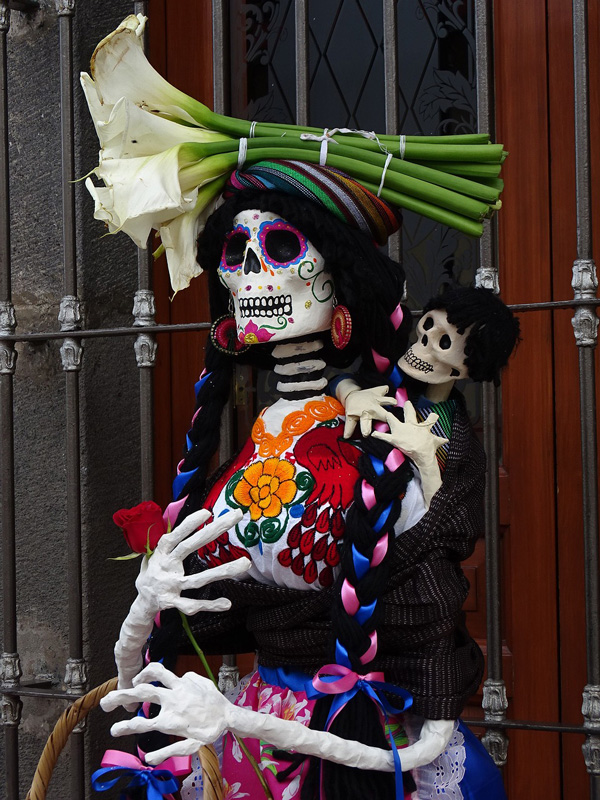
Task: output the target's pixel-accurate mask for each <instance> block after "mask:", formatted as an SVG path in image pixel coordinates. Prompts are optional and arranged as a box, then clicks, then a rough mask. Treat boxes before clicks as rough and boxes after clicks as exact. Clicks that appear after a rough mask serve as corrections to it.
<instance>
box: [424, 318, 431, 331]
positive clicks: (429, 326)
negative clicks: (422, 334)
mask: <svg viewBox="0 0 600 800" xmlns="http://www.w3.org/2000/svg"><path fill="white" fill-rule="evenodd" d="M430 328H433V317H427V319H426V320H425V322H424V323H423V330H425V331H428V330H429V329H430Z"/></svg>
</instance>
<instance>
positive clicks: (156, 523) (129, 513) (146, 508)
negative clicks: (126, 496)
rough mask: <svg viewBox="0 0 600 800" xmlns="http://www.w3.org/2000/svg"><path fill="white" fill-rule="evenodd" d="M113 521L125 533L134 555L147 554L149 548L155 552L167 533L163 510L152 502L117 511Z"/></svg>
mask: <svg viewBox="0 0 600 800" xmlns="http://www.w3.org/2000/svg"><path fill="white" fill-rule="evenodd" d="M113 520H114V521H115V523H116V524H117V525H118V526H119V528H121V530H122V531H123V534H124V536H125V539H126V540H127V544H128V545H129V547H130V548H131V549H132V551H133V552H134V553H143V554H145V553H146V552H147V548H148V547H149V548H150V550H154V548H155V547H156V545H157V544H158V540H159V539H160V537H161V536H162V535H163V533H166V532H167V523H166V522H165V521H164V519H163V512H162V509H161V507H160V506H159V505H157V504H156V503H153V502H152V501H151V500H150V501H146V502H145V503H140V504H139V505H137V506H134V507H133V508H122V509H121V510H120V511H116V512H115V513H114V514H113Z"/></svg>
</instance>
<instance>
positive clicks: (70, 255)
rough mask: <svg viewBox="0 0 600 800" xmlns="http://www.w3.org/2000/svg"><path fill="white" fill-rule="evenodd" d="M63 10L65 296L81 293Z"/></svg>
mask: <svg viewBox="0 0 600 800" xmlns="http://www.w3.org/2000/svg"><path fill="white" fill-rule="evenodd" d="M67 6H68V3H67V2H63V8H62V9H59V18H58V22H59V36H60V45H59V46H60V131H61V154H62V159H61V177H62V212H63V213H62V219H63V266H64V294H65V295H73V296H74V295H76V294H77V272H76V268H75V184H74V182H73V180H74V177H75V143H74V139H73V29H72V17H71V15H72V13H73V10H72V8H68V7H67Z"/></svg>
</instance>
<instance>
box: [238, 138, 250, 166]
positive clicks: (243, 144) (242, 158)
mask: <svg viewBox="0 0 600 800" xmlns="http://www.w3.org/2000/svg"><path fill="white" fill-rule="evenodd" d="M247 153H248V139H240V144H239V147H238V165H237V168H238V169H241V168H242V167H243V166H244V164H245V163H246V155H247Z"/></svg>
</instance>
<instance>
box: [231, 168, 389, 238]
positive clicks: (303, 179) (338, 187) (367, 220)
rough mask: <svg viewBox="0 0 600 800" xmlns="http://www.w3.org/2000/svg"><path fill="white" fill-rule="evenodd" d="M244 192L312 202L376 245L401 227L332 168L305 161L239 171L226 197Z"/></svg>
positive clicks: (373, 199)
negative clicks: (280, 194)
mask: <svg viewBox="0 0 600 800" xmlns="http://www.w3.org/2000/svg"><path fill="white" fill-rule="evenodd" d="M244 189H261V190H267V191H269V190H270V191H278V192H284V193H285V194H290V195H295V196H297V197H303V198H305V199H306V200H311V201H312V202H313V203H317V204H319V205H321V206H323V208H326V209H327V210H328V211H330V212H331V213H332V214H334V215H335V216H336V217H338V219H341V220H342V222H345V223H346V224H347V225H350V226H351V227H353V228H358V229H359V230H361V231H364V232H365V233H366V234H368V235H369V236H371V238H373V239H374V240H375V241H376V242H377V244H385V243H386V241H387V239H388V237H389V236H390V235H391V234H392V233H394V232H395V231H397V230H398V229H399V228H400V225H401V224H402V217H401V215H400V212H399V211H397V210H396V209H394V208H392V207H391V206H389V205H388V204H387V203H385V202H384V201H383V200H381V199H380V198H379V197H376V196H375V195H374V194H372V193H371V192H370V191H368V189H365V187H364V186H361V184H360V183H358V181H355V180H354V178H351V177H350V176H349V175H346V173H345V172H340V170H338V169H333V167H321V166H318V165H317V164H307V163H305V162H303V161H259V162H258V163H257V164H254V165H253V166H251V167H247V168H245V169H243V170H236V171H235V172H234V173H233V174H232V175H231V177H230V178H229V181H228V182H227V185H226V187H225V190H224V192H223V196H224V197H225V198H226V199H227V198H228V197H231V196H232V195H234V194H235V193H236V192H241V191H243V190H244Z"/></svg>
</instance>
